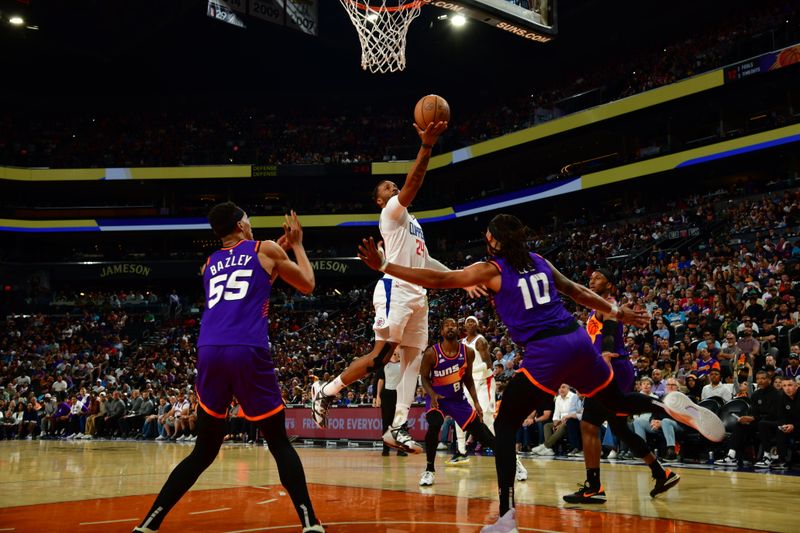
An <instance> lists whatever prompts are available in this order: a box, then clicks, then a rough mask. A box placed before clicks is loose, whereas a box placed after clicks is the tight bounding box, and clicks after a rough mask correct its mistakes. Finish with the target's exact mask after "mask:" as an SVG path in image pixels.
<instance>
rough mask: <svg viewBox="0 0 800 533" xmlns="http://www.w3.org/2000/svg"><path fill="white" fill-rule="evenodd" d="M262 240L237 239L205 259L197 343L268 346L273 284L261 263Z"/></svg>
mask: <svg viewBox="0 0 800 533" xmlns="http://www.w3.org/2000/svg"><path fill="white" fill-rule="evenodd" d="M260 247H261V241H247V240H243V241H239V242H238V243H237V244H236V245H234V246H233V247H231V248H222V249H220V250H217V251H216V252H214V253H213V254H211V256H210V257H209V258H208V262H207V263H206V269H205V272H204V273H203V285H204V287H205V291H206V310H205V311H204V312H203V319H202V321H201V323H200V337H199V339H198V341H197V345H198V346H233V345H239V346H257V347H259V348H267V349H268V348H269V293H270V290H271V289H272V283H271V281H270V278H269V275H267V273H266V271H265V270H264V268H263V267H262V266H261V262H260V261H259V260H258V250H259V248H260Z"/></svg>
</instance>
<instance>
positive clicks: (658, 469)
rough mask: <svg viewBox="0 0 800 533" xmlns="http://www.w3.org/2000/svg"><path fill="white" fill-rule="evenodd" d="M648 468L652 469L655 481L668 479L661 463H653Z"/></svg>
mask: <svg viewBox="0 0 800 533" xmlns="http://www.w3.org/2000/svg"><path fill="white" fill-rule="evenodd" d="M647 466H649V467H650V471H651V472H652V473H653V477H654V478H655V479H664V478H665V477H667V473H666V472H664V468H663V467H662V466H661V463H659V462H658V460H656V461H653V462H652V463H650V464H649V465H647Z"/></svg>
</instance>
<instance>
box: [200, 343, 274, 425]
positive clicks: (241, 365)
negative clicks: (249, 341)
mask: <svg viewBox="0 0 800 533" xmlns="http://www.w3.org/2000/svg"><path fill="white" fill-rule="evenodd" d="M195 391H196V392H197V398H198V401H199V403H200V406H201V407H202V408H203V410H204V411H205V412H206V413H208V414H209V415H211V416H213V417H216V418H225V415H226V414H227V412H228V407H229V406H230V404H231V399H232V398H233V397H234V396H236V399H237V400H239V405H240V406H241V410H242V413H243V414H244V417H245V418H246V419H248V420H254V421H255V420H263V419H264V418H267V417H269V416H272V415H274V414H275V413H278V412H280V411H281V410H282V409H283V408H284V404H283V398H281V390H280V387H279V386H278V378H277V377H275V364H274V363H273V361H272V357H271V356H270V352H269V350H267V349H266V348H257V347H255V346H201V347H200V348H199V351H198V355H197V381H196V382H195Z"/></svg>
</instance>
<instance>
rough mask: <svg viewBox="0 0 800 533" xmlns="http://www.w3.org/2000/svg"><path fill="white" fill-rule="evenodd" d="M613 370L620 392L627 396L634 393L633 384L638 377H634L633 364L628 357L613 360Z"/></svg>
mask: <svg viewBox="0 0 800 533" xmlns="http://www.w3.org/2000/svg"><path fill="white" fill-rule="evenodd" d="M611 368H613V369H614V380H615V381H616V382H617V386H619V390H621V391H622V392H624V393H625V394H627V393H629V392H633V384H634V382H635V381H636V377H635V376H634V375H633V363H631V360H630V359H629V358H627V357H625V358H621V357H615V358H614V359H612V360H611Z"/></svg>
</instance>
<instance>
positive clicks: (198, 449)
mask: <svg viewBox="0 0 800 533" xmlns="http://www.w3.org/2000/svg"><path fill="white" fill-rule="evenodd" d="M197 430H198V438H197V442H196V444H195V446H194V449H193V450H192V453H190V454H189V455H188V456H187V457H186V458H185V459H184V460H183V461H181V462H180V463H179V464H178V466H176V467H175V469H174V470H173V471H172V473H171V474H170V475H169V478H167V481H166V483H164V486H163V487H162V488H161V492H159V494H158V496H157V497H156V501H155V502H153V506H152V507H151V508H150V511H148V513H147V517H145V519H144V521H143V522H142V523H141V524H139V525H140V526H141V527H148V528H150V529H154V530H155V529H159V528H160V527H161V522H162V521H163V520H164V518H165V517H166V515H167V513H169V511H170V509H172V508H173V507H174V506H175V504H176V503H178V500H180V499H181V498H182V497H183V495H184V494H186V492H187V491H188V490H189V489H190V488H191V487H192V485H194V483H195V481H197V478H198V477H200V474H202V473H203V472H204V471H205V469H206V468H208V467H209V466H210V465H211V463H213V462H214V459H216V457H217V453H218V452H219V448H220V446H222V440H223V439H224V438H225V421H224V420H219V419H216V418H213V417H211V416H210V415H208V414H206V412H205V411H200V412H198V414H197Z"/></svg>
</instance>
